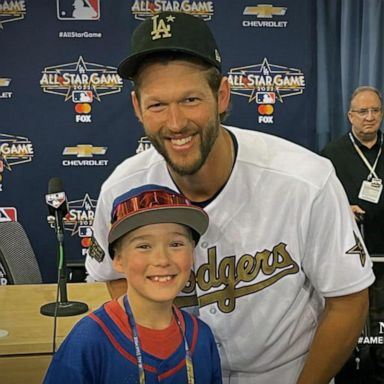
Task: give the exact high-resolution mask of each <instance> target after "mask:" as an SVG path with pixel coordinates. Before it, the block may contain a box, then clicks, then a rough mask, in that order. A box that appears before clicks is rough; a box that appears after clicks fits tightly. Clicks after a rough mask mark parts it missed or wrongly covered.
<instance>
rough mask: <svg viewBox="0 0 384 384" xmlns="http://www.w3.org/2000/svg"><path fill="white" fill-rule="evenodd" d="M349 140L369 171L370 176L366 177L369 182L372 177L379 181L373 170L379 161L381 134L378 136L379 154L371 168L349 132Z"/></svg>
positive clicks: (381, 144) (381, 145)
mask: <svg viewBox="0 0 384 384" xmlns="http://www.w3.org/2000/svg"><path fill="white" fill-rule="evenodd" d="M349 138H350V139H351V141H352V144H353V146H354V147H355V149H356V152H357V153H358V154H359V156H360V157H361V160H363V162H364V164H365V165H366V166H367V168H368V169H369V171H370V174H369V176H368V180H370V179H371V178H372V175H373V176H374V177H375V178H376V179H379V177H378V176H377V175H376V172H375V169H376V165H377V162H378V161H379V157H380V155H381V150H382V147H383V133H382V132H381V135H380V149H379V152H378V154H377V156H376V160H375V162H374V164H373V166H372V165H371V164H369V161H368V160H367V158H366V157H365V156H364V153H363V152H361V149H360V148H359V146H358V145H357V144H356V141H355V139H354V137H353V135H352V133H351V132H349Z"/></svg>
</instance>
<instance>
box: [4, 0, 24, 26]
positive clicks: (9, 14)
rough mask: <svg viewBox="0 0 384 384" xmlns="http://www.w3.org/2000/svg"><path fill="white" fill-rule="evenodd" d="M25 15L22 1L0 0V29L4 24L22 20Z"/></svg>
mask: <svg viewBox="0 0 384 384" xmlns="http://www.w3.org/2000/svg"><path fill="white" fill-rule="evenodd" d="M26 13H27V8H26V6H25V1H24V0H13V1H7V0H0V29H4V25H3V24H5V23H10V22H12V21H17V20H22V19H24V17H25V15H26Z"/></svg>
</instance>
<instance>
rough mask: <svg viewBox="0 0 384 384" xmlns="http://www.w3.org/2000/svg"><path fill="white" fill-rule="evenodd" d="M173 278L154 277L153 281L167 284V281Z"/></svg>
mask: <svg viewBox="0 0 384 384" xmlns="http://www.w3.org/2000/svg"><path fill="white" fill-rule="evenodd" d="M171 278H172V277H171V276H153V277H152V280H154V281H159V282H160V283H165V282H166V281H169V280H171Z"/></svg>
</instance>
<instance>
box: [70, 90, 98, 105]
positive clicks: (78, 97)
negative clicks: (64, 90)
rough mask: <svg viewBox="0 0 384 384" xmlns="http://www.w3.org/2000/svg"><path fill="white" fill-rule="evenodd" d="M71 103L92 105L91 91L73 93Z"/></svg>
mask: <svg viewBox="0 0 384 384" xmlns="http://www.w3.org/2000/svg"><path fill="white" fill-rule="evenodd" d="M72 101H73V102H74V103H92V101H93V93H92V91H73V92H72Z"/></svg>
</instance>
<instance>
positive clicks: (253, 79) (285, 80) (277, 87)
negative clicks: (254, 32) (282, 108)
mask: <svg viewBox="0 0 384 384" xmlns="http://www.w3.org/2000/svg"><path fill="white" fill-rule="evenodd" d="M228 79H229V83H230V85H231V93H232V94H234V95H238V96H243V97H246V98H247V99H248V103H252V102H254V103H255V104H258V112H259V114H260V116H259V118H258V121H259V123H266V124H273V112H274V108H275V106H274V104H275V103H276V102H277V101H278V102H280V103H283V102H284V98H286V97H289V96H297V95H301V94H302V93H303V91H304V89H305V76H304V74H303V72H302V71H301V70H300V69H297V68H290V67H284V66H282V65H275V64H270V63H269V62H268V60H267V59H266V58H264V60H263V62H262V63H261V64H255V65H247V66H244V67H236V68H232V69H230V70H229V72H228Z"/></svg>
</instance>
